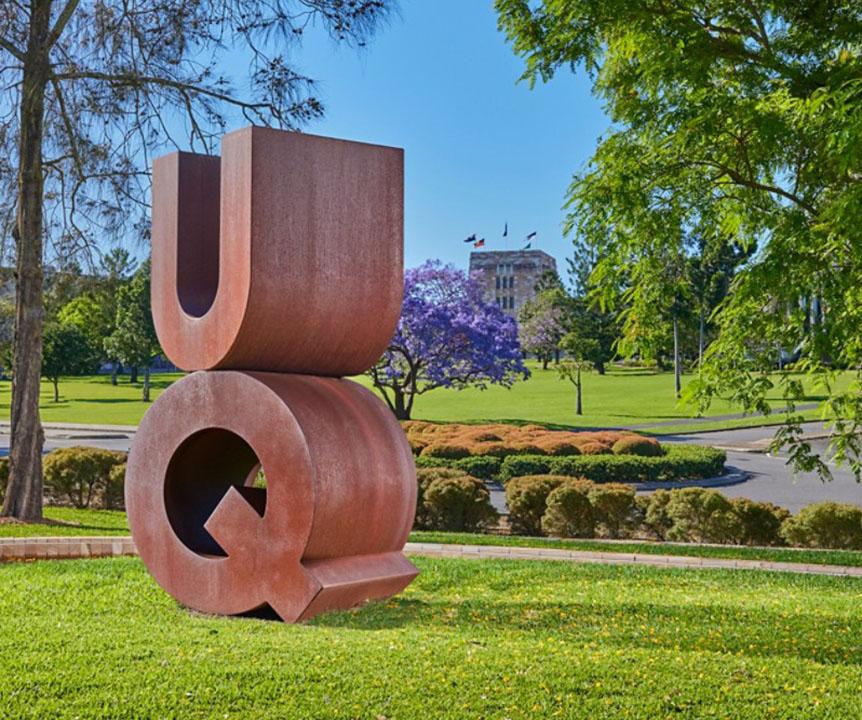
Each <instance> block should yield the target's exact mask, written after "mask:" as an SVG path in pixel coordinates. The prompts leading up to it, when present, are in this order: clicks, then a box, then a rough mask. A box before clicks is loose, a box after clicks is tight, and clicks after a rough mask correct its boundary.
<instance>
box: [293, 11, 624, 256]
mask: <svg viewBox="0 0 862 720" xmlns="http://www.w3.org/2000/svg"><path fill="white" fill-rule="evenodd" d="M295 60H296V63H297V65H298V66H299V67H300V68H301V69H302V70H303V71H304V72H306V73H307V74H308V75H310V76H312V77H314V78H315V79H316V80H317V81H318V82H319V87H318V93H319V95H320V96H321V98H322V100H323V101H324V103H325V105H326V110H327V112H326V117H325V119H324V120H322V121H320V122H315V123H312V124H311V125H309V126H308V127H307V128H306V131H307V132H311V133H315V134H320V135H330V136H333V137H341V138H346V139H352V140H361V141H364V142H372V143H380V144H383V145H394V146H398V147H403V148H404V150H405V262H406V264H407V266H408V267H411V266H414V265H417V264H419V263H421V262H422V261H424V260H425V259H427V258H440V259H442V260H444V261H447V262H452V263H455V264H456V265H458V266H461V267H466V264H467V259H468V256H469V251H470V249H471V246H469V245H466V244H464V243H463V242H462V240H463V239H464V238H465V237H467V236H468V235H470V234H472V233H477V234H478V236H479V237H485V238H486V241H487V244H486V249H505V248H506V245H505V241H504V240H503V239H502V238H501V235H502V232H503V224H504V223H505V222H507V221H508V223H509V246H508V247H509V248H510V249H515V248H518V247H520V246H521V244H522V243H523V237H524V236H525V235H526V234H527V233H529V232H530V231H532V230H537V231H538V233H539V235H538V242H534V244H533V247H534V248H535V247H538V248H540V249H543V250H545V251H546V252H548V253H550V254H551V255H553V256H554V257H556V258H557V263H558V266H559V268H560V270H561V272H564V271H565V262H564V258H565V257H567V256H569V255H570V247H571V244H570V242H569V241H567V240H564V239H563V237H562V232H561V224H562V221H563V217H564V212H563V210H562V209H561V206H562V204H563V199H564V195H565V191H566V188H567V187H568V185H569V182H570V180H571V177H572V173H573V172H574V171H575V170H577V169H578V168H580V167H582V166H583V164H584V163H585V162H586V161H587V160H588V158H589V157H590V155H591V154H592V152H593V150H594V148H595V145H596V140H597V138H598V137H599V135H601V134H602V133H603V132H604V131H605V129H606V127H607V125H608V120H607V118H606V117H605V115H604V114H603V113H602V110H601V106H600V103H599V101H598V100H596V99H595V98H594V97H593V96H592V95H591V93H590V84H589V80H588V78H587V77H586V76H585V75H584V74H579V75H577V76H576V75H573V74H571V73H569V72H564V73H561V74H560V75H559V76H558V77H557V78H555V79H554V80H553V81H552V82H551V83H549V84H548V85H537V86H536V87H535V89H533V90H530V88H529V86H528V84H527V83H517V79H518V77H519V76H520V74H521V72H522V69H523V66H522V62H521V60H520V59H519V58H517V57H515V55H514V54H513V53H512V50H511V47H510V46H509V45H508V44H507V43H506V42H505V38H504V36H503V35H502V34H501V33H499V32H498V31H497V18H496V14H495V12H494V10H493V7H492V5H491V2H490V0H402V2H401V9H400V16H394V17H393V18H392V20H391V22H390V24H389V25H388V26H387V27H384V28H382V30H381V31H380V32H379V33H378V34H377V35H376V36H375V37H374V39H373V40H372V42H371V43H370V44H369V46H368V47H367V48H365V49H363V50H361V51H359V52H357V51H356V50H353V49H349V48H345V47H338V46H336V45H335V44H334V43H333V42H332V41H330V40H329V39H328V38H326V37H325V36H321V35H319V34H315V35H310V36H307V37H306V41H305V43H304V45H303V46H302V48H301V50H299V52H298V54H297V55H296V57H295Z"/></svg>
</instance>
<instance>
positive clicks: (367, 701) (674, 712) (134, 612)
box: [0, 558, 862, 720]
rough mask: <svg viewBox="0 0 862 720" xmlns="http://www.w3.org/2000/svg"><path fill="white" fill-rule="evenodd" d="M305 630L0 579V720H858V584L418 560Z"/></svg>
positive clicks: (139, 574) (122, 578)
mask: <svg viewBox="0 0 862 720" xmlns="http://www.w3.org/2000/svg"><path fill="white" fill-rule="evenodd" d="M416 562H417V564H418V565H419V567H420V569H421V571H422V574H421V575H420V577H419V578H418V580H417V581H416V582H415V583H414V584H413V585H412V586H410V588H408V590H407V591H406V592H405V593H404V594H402V595H401V596H399V597H396V598H394V599H392V600H390V601H388V602H385V603H376V604H372V605H370V606H366V607H364V608H362V609H359V610H356V611H352V612H342V613H335V614H331V615H327V616H324V617H322V618H319V619H317V620H316V621H314V622H313V623H311V624H309V625H299V626H289V625H282V624H280V623H273V622H266V621H259V620H249V619H225V618H214V617H206V616H201V615H197V614H193V613H190V612H187V611H186V610H184V609H183V608H181V607H179V606H178V605H177V604H176V603H175V602H174V601H173V600H172V599H171V598H170V597H168V596H167V595H166V594H165V593H163V592H162V591H161V590H160V589H159V588H158V587H157V586H156V585H155V583H154V582H153V581H152V580H151V579H150V577H149V576H148V575H147V573H146V571H145V570H144V568H143V566H142V565H141V563H140V562H139V561H138V560H136V559H131V558H123V559H110V560H82V561H65V562H64V561H50V562H38V563H12V564H7V565H2V566H0V618H2V621H0V622H2V632H0V715H2V717H4V718H19V717H33V718H46V717H51V718H54V717H63V718H65V717H68V718H72V717H86V718H98V717H103V718H150V717H184V718H185V717H189V718H197V717H201V718H204V717H206V718H209V717H218V718H224V717H228V718H302V719H305V718H371V719H373V720H379V718H390V719H394V718H422V719H423V720H425V719H432V718H433V719H437V718H452V719H454V718H459V719H460V718H512V719H513V720H514V719H516V718H552V717H565V718H591V719H592V718H620V717H628V718H650V719H652V718H666V717H677V718H679V717H685V718H694V717H698V718H701V717H710V718H788V719H793V720H799V719H801V718H842V719H844V718H858V717H860V715H862V613H860V612H859V608H860V603H862V582H860V581H859V580H852V579H847V578H829V577H812V576H801V575H790V574H770V573H762V572H738V571H737V572H733V571H716V570H710V571H699V570H697V571H694V570H686V571H680V570H670V569H656V568H645V567H610V566H601V565H568V564H565V565H563V564H559V563H550V562H548V563H541V562H512V561H509V562H506V561H483V562H476V561H470V560H448V559H447V560H432V559H421V558H420V559H417V560H416Z"/></svg>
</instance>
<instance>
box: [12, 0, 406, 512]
mask: <svg viewBox="0 0 862 720" xmlns="http://www.w3.org/2000/svg"><path fill="white" fill-rule="evenodd" d="M390 7H391V2H390V0H349V2H345V1H344V0H260V1H259V2H245V1H243V0H136V2H121V1H120V0H30V2H24V0H4V2H2V3H0V258H2V257H5V256H7V255H9V254H11V253H10V252H9V250H10V248H9V246H8V243H9V240H10V239H11V240H13V241H14V256H15V266H16V315H15V333H14V343H13V360H12V364H13V387H12V406H11V413H10V414H11V420H12V435H11V443H10V454H9V458H10V479H9V490H8V492H7V493H6V497H5V499H4V505H3V514H4V515H11V516H13V517H17V518H20V519H28V520H30V519H32V520H36V519H39V518H40V517H41V514H42V460H41V458H42V444H43V432H42V428H41V420H40V417H39V378H40V369H41V364H42V362H41V360H42V351H43V343H42V340H43V337H42V330H43V319H44V311H45V303H44V297H43V261H44V258H45V256H46V255H49V256H50V255H53V256H55V257H56V258H58V259H59V261H60V263H61V264H65V263H67V262H69V261H70V258H73V257H74V256H76V255H81V254H83V255H84V256H86V258H87V260H91V256H92V255H93V254H94V252H95V247H96V246H97V245H98V242H97V240H98V241H100V242H102V243H106V242H110V241H111V240H117V239H122V238H124V237H132V238H134V239H137V240H146V239H147V237H148V234H149V230H148V226H149V206H148V202H147V198H148V196H149V192H148V190H149V168H150V165H151V159H152V157H153V154H154V153H159V152H163V151H165V150H167V149H183V150H192V151H198V152H205V153H212V151H213V150H214V145H215V143H216V142H217V139H218V137H219V135H220V134H222V133H223V132H224V130H225V129H226V128H227V126H228V124H229V123H235V122H236V121H237V120H238V119H239V118H242V119H243V121H244V122H245V123H254V124H258V125H273V126H277V127H282V128H298V127H299V126H301V125H302V124H303V123H305V122H307V121H309V120H311V119H313V118H317V117H319V116H320V115H321V114H322V112H323V106H322V104H321V102H320V100H319V99H318V98H317V97H316V96H315V94H314V92H313V89H314V88H313V80H312V79H311V78H309V77H307V76H306V75H304V74H303V73H302V72H300V71H299V69H298V68H297V66H296V64H295V62H294V61H293V60H294V59H293V58H292V56H291V55H292V51H293V50H294V49H295V48H296V47H297V46H298V44H299V42H300V40H301V38H302V36H303V34H304V33H305V32H306V30H308V29H309V28H311V27H314V26H317V27H320V28H322V29H323V30H324V31H325V32H328V33H329V34H330V35H331V37H332V38H333V39H335V40H337V41H339V42H347V43H354V44H357V45H361V44H364V43H365V41H366V40H367V39H368V38H369V37H370V36H371V35H372V34H373V31H374V29H375V27H376V26H377V25H378V24H379V22H380V21H382V20H383V19H384V18H385V17H386V14H387V12H388V10H389V8H390ZM226 59H227V60H230V61H231V62H232V63H233V64H234V65H235V66H238V67H242V69H243V72H242V73H240V75H239V76H238V77H232V76H230V75H229V74H228V73H227V72H225V68H226V67H227V63H225V60H226ZM237 60H239V61H238V62H237ZM46 246H47V248H46ZM46 250H47V252H46Z"/></svg>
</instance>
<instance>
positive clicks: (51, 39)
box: [47, 0, 80, 48]
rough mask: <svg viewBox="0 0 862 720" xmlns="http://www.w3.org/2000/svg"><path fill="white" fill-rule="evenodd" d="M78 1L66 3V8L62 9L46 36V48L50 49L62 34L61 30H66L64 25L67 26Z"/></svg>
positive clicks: (72, 0)
mask: <svg viewBox="0 0 862 720" xmlns="http://www.w3.org/2000/svg"><path fill="white" fill-rule="evenodd" d="M79 1H80V0H69V1H68V2H67V3H66V7H64V8H63V10H62V12H61V13H60V16H59V17H58V18H57V22H56V23H55V24H54V27H53V28H52V29H51V32H50V34H49V35H48V40H47V47H49V48H50V47H51V46H53V45H54V43H55V42H57V40H59V39H60V35H62V34H63V30H65V29H66V25H68V24H69V20H71V19H72V15H74V14H75V10H76V9H77V7H78V3H79Z"/></svg>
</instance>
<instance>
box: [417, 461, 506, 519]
mask: <svg viewBox="0 0 862 720" xmlns="http://www.w3.org/2000/svg"><path fill="white" fill-rule="evenodd" d="M416 479H417V482H418V491H417V494H416V518H415V520H414V522H413V526H414V528H416V529H417V530H447V531H451V532H476V531H480V530H484V529H486V528H487V527H489V526H490V525H493V524H494V523H495V522H496V521H497V518H498V515H497V511H496V510H495V509H494V507H493V506H492V505H491V495H490V493H489V492H488V488H486V487H485V483H484V482H483V481H482V480H480V479H478V478H475V477H472V476H470V475H467V474H466V473H464V472H463V471H462V470H458V469H457V468H448V467H437V468H420V469H419V470H418V471H417V473H416Z"/></svg>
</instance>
